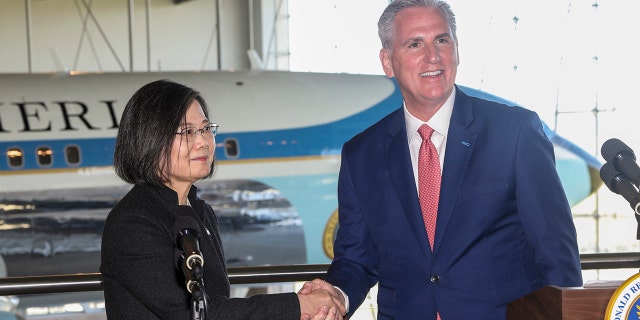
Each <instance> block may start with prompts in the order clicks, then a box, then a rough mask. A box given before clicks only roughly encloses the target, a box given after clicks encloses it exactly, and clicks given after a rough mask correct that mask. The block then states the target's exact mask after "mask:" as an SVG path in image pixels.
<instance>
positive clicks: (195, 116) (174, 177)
mask: <svg viewBox="0 0 640 320" xmlns="http://www.w3.org/2000/svg"><path fill="white" fill-rule="evenodd" d="M185 117H186V119H185V122H186V123H185V124H183V125H182V126H181V127H178V133H179V132H185V131H184V130H186V129H192V130H190V131H191V132H193V131H194V130H195V132H196V134H195V137H192V136H189V135H186V134H176V137H175V140H174V141H173V145H172V146H171V172H169V174H168V178H169V181H168V182H167V185H169V187H171V188H173V189H177V188H180V186H185V187H190V186H191V184H193V183H194V182H196V181H198V180H200V179H202V178H204V177H206V176H207V175H209V171H210V170H211V164H212V163H213V155H214V152H215V145H216V143H215V137H214V135H213V133H211V131H205V130H201V129H203V128H204V127H205V126H207V125H208V124H209V119H207V118H206V117H205V115H204V112H203V111H202V107H201V106H200V103H199V102H198V101H197V100H194V101H193V102H192V103H191V105H190V106H189V109H187V114H186V116H185Z"/></svg>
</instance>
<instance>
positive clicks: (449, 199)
mask: <svg viewBox="0 0 640 320" xmlns="http://www.w3.org/2000/svg"><path fill="white" fill-rule="evenodd" d="M472 111H473V110H472V105H471V101H469V97H468V96H467V95H466V94H464V93H462V91H461V90H460V89H459V88H456V100H455V104H454V107H453V113H452V114H451V122H450V124H449V132H448V134H447V149H446V155H445V158H444V168H443V170H442V185H441V187H440V202H439V203H438V221H437V223H436V238H435V244H434V248H435V250H437V249H438V248H439V247H440V244H441V242H442V238H443V236H444V234H445V232H446V230H447V228H448V225H449V221H450V220H451V216H452V214H453V208H454V207H455V204H456V202H457V201H458V199H459V195H460V190H461V188H462V182H463V180H464V177H465V174H466V172H467V168H468V167H469V160H470V159H471V154H472V153H473V149H474V148H475V142H476V138H477V136H478V130H477V129H476V130H472V127H471V126H470V124H471V122H472V121H473V112H472Z"/></svg>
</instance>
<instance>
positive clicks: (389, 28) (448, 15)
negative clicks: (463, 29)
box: [378, 0, 458, 49]
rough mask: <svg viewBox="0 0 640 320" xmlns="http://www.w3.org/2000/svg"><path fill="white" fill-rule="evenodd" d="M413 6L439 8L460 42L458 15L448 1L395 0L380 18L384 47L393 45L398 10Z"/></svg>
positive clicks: (379, 31) (379, 23)
mask: <svg viewBox="0 0 640 320" xmlns="http://www.w3.org/2000/svg"><path fill="white" fill-rule="evenodd" d="M413 7H425V8H436V9H438V10H439V11H440V12H441V13H442V15H443V16H444V17H445V19H446V20H447V23H448V24H449V28H450V29H451V32H452V33H453V34H452V35H451V36H452V37H453V40H454V41H455V42H456V43H457V42H458V36H457V35H456V16H455V15H454V14H453V11H452V10H451V7H450V6H449V4H448V3H446V2H444V1H441V0H394V1H392V2H391V3H389V5H388V6H387V8H386V9H384V12H382V15H381V16H380V20H378V36H379V37H380V42H382V47H383V48H385V49H390V48H391V46H392V45H393V38H394V36H395V30H394V29H393V20H394V19H395V18H396V15H398V12H400V10H402V9H406V8H413Z"/></svg>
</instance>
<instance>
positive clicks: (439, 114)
mask: <svg viewBox="0 0 640 320" xmlns="http://www.w3.org/2000/svg"><path fill="white" fill-rule="evenodd" d="M455 97H456V87H455V86H454V87H453V90H451V95H449V98H448V99H447V101H445V103H444V104H443V105H442V107H440V109H438V111H436V113H435V114H434V115H433V117H431V119H429V121H427V122H424V121H422V120H420V119H418V118H416V117H414V116H413V115H412V114H411V113H410V112H409V110H407V106H406V103H405V102H404V101H403V102H402V106H403V108H404V122H405V124H406V127H407V140H408V141H409V143H411V140H412V139H413V137H415V136H416V135H418V128H420V126H421V125H423V124H424V123H426V124H427V125H428V126H429V127H431V128H433V130H435V132H437V133H438V134H440V135H441V136H443V137H445V138H446V137H447V132H448V131H449V123H451V114H452V113H453V103H454V102H455V100H456V98H455Z"/></svg>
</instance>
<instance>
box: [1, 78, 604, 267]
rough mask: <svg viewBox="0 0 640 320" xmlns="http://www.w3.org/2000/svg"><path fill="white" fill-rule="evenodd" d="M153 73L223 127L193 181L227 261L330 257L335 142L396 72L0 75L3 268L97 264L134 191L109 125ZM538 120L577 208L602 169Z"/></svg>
mask: <svg viewBox="0 0 640 320" xmlns="http://www.w3.org/2000/svg"><path fill="white" fill-rule="evenodd" d="M158 79H169V80H173V81H176V82H179V83H183V84H185V85H188V86H190V87H193V88H194V89H196V90H198V91H200V92H201V93H202V95H203V97H204V98H205V99H206V101H207V103H208V104H209V108H210V116H211V119H210V120H212V121H213V122H217V123H218V124H219V125H220V130H219V132H218V135H217V136H216V153H215V156H216V161H217V167H216V172H215V173H214V176H213V177H212V178H211V179H207V180H203V181H200V182H198V183H197V185H198V186H199V189H200V190H199V192H200V196H201V197H202V198H203V199H205V200H207V201H208V202H209V203H210V204H211V205H212V206H213V208H214V210H215V211H216V214H217V215H218V216H219V219H220V221H221V224H220V225H221V227H220V228H221V236H222V241H223V245H224V247H225V252H226V256H227V258H228V262H229V266H230V267H233V266H256V265H283V264H303V263H309V264H318V263H329V262H330V261H331V259H332V257H333V252H332V244H333V239H334V236H335V233H336V232H337V229H338V228H339V225H338V219H337V194H336V188H337V179H338V171H339V167H340V151H341V147H342V144H343V143H344V142H345V141H347V140H348V139H349V138H351V137H352V136H354V135H355V134H356V133H358V132H360V131H362V130H363V129H365V128H366V127H368V126H370V125H371V124H373V123H375V122H376V121H377V120H378V119H381V118H382V117H384V116H385V115H387V114H388V113H390V112H392V111H393V110H395V109H397V108H399V107H400V106H401V103H402V97H401V93H400V90H399V87H398V85H397V83H396V82H395V81H394V80H393V79H388V78H386V77H384V76H382V75H363V74H338V73H335V74H334V73H305V72H288V71H265V70H246V71H203V72H140V73H136V72H132V73H84V74H83V73H64V74H60V73H52V74H2V75H0V152H1V154H2V155H1V157H2V160H0V258H4V261H5V263H6V273H7V276H32V275H50V274H60V273H62V274H70V273H86V272H97V271H98V267H99V260H100V239H101V234H102V226H103V223H104V219H105V218H106V216H107V214H108V212H109V210H110V209H111V207H113V206H114V205H115V203H116V202H117V201H118V200H119V199H120V198H121V197H122V196H123V195H124V194H125V193H126V192H127V191H128V190H129V188H130V186H128V185H126V184H125V183H124V182H122V181H121V180H119V179H118V178H117V176H116V175H115V173H114V170H113V168H112V159H113V145H114V141H115V136H116V133H117V129H118V122H119V119H120V116H121V114H122V111H123V109H124V106H125V104H126V102H127V101H128V99H129V97H130V96H131V95H132V94H133V92H134V91H135V90H137V89H138V88H139V87H141V86H142V85H144V84H146V83H149V82H151V81H154V80H158ZM459 89H460V90H463V91H464V92H466V93H467V94H469V95H472V96H478V97H481V98H485V99H489V100H496V101H499V102H503V103H506V104H509V105H513V106H515V107H521V106H517V105H516V104H514V103H511V102H509V101H507V100H505V99H502V98H500V97H497V96H495V95H491V94H489V93H486V92H482V91H480V90H477V89H473V88H470V87H466V86H459ZM543 125H544V130H545V133H546V134H547V136H548V137H549V139H550V141H551V142H552V143H553V145H554V148H555V155H556V166H557V169H558V173H559V175H560V179H561V181H562V184H563V186H564V189H565V191H566V193H567V197H568V199H569V202H570V204H571V205H572V206H573V205H575V204H577V203H579V202H580V201H582V200H583V199H585V198H586V197H588V196H589V195H590V194H592V193H593V192H594V191H595V190H596V189H597V188H599V187H600V184H601V180H600V178H599V174H598V172H599V169H600V167H601V163H600V161H599V160H598V159H597V158H596V157H594V156H592V155H590V154H589V153H587V152H586V151H584V150H583V149H581V148H580V147H579V146H577V145H575V144H574V143H572V142H571V141H568V140H566V139H564V138H563V137H561V136H559V135H557V134H555V133H554V132H553V131H552V130H550V129H549V127H548V126H546V124H543ZM70 261H72V263H70Z"/></svg>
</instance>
